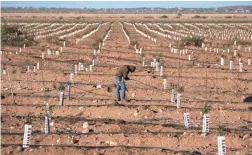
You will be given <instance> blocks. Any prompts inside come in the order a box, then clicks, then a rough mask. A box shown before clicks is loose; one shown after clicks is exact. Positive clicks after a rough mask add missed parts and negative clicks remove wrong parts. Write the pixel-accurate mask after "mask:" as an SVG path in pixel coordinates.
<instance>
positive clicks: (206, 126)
mask: <svg viewBox="0 0 252 155" xmlns="http://www.w3.org/2000/svg"><path fill="white" fill-rule="evenodd" d="M202 132H203V134H207V133H208V132H209V114H204V115H203V129H202Z"/></svg>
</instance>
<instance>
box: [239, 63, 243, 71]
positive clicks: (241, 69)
mask: <svg viewBox="0 0 252 155" xmlns="http://www.w3.org/2000/svg"><path fill="white" fill-rule="evenodd" d="M239 65H240V66H239V72H240V73H241V72H243V63H239Z"/></svg>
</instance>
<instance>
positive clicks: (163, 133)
mask: <svg viewBox="0 0 252 155" xmlns="http://www.w3.org/2000/svg"><path fill="white" fill-rule="evenodd" d="M210 129H211V128H210ZM215 129H217V128H215ZM3 131H6V130H5V129H2V132H1V135H7V136H12V135H13V136H16V135H22V136H23V135H24V133H23V132H3ZM185 132H186V133H188V134H204V132H202V131H189V130H188V129H185V130H184V131H149V130H146V131H142V132H139V131H135V132H132V131H130V132H129V131H126V132H124V131H123V132H88V133H82V132H80V131H73V130H57V131H55V132H50V134H49V135H69V134H71V135H101V134H103V135H121V134H125V135H132V134H153V135H159V134H162V135H176V136H177V135H183V134H184V133H185ZM242 132H243V131H242ZM218 133H219V132H217V131H211V132H210V133H209V134H218ZM233 133H240V132H239V131H237V130H235V131H234V132H233ZM32 134H33V135H45V133H44V132H42V131H38V130H35V131H32Z"/></svg>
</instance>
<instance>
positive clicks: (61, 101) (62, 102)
mask: <svg viewBox="0 0 252 155" xmlns="http://www.w3.org/2000/svg"><path fill="white" fill-rule="evenodd" d="M59 103H60V105H61V106H63V105H64V92H62V91H61V92H60V102H59Z"/></svg>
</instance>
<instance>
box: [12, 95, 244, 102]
mask: <svg viewBox="0 0 252 155" xmlns="http://www.w3.org/2000/svg"><path fill="white" fill-rule="evenodd" d="M15 96H23V97H38V98H39V97H41V98H44V97H45V96H44V95H34V94H33V95H30V94H16V95H15ZM47 96H48V98H59V96H58V95H47ZM65 96H67V95H65ZM71 99H78V100H80V99H82V100H101V101H105V100H107V101H115V99H114V98H94V97H82V96H81V97H72V96H71ZM130 100H131V101H144V102H153V101H154V102H170V101H169V99H168V98H163V99H141V98H138V99H137V98H135V99H130ZM184 102H185V103H189V102H196V103H201V102H203V103H205V102H208V103H212V104H213V103H219V104H226V103H229V104H249V102H234V101H218V100H202V99H198V100H197V99H196V100H185V101H184Z"/></svg>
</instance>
